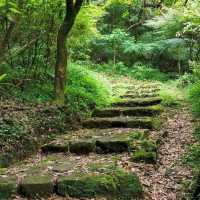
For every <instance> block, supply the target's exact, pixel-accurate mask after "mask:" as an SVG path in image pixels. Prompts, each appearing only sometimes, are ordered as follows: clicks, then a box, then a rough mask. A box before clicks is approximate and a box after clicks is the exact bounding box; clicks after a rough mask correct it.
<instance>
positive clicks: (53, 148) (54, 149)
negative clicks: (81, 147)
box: [41, 141, 69, 153]
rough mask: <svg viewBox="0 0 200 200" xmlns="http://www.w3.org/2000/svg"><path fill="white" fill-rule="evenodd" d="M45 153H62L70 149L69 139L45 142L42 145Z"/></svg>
mask: <svg viewBox="0 0 200 200" xmlns="http://www.w3.org/2000/svg"><path fill="white" fill-rule="evenodd" d="M41 150H42V152H43V153H61V152H68V151H69V143H68V141H62V142H60V141H59V142H57V141H54V142H51V143H49V144H45V145H43V146H42V147H41Z"/></svg>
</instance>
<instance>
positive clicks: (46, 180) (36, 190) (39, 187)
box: [19, 171, 54, 198]
mask: <svg viewBox="0 0 200 200" xmlns="http://www.w3.org/2000/svg"><path fill="white" fill-rule="evenodd" d="M19 192H20V194H21V195H23V196H25V197H29V198H39V197H49V196H51V195H52V194H53V192H54V184H53V178H52V176H48V175H45V176H42V171H41V173H40V175H35V176H26V177H25V178H24V179H23V181H22V183H21V184H20V186H19Z"/></svg>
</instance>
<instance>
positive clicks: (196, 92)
mask: <svg viewBox="0 0 200 200" xmlns="http://www.w3.org/2000/svg"><path fill="white" fill-rule="evenodd" d="M189 100H190V102H191V105H192V110H193V112H194V113H195V114H197V115H199V114H200V81H198V82H196V83H195V84H193V85H192V86H191V88H190V90H189Z"/></svg>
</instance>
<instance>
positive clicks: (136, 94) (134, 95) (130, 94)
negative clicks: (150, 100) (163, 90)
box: [121, 92, 159, 99]
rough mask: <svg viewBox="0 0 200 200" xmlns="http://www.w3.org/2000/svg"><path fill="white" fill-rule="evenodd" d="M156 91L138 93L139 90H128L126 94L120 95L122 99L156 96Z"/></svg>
mask: <svg viewBox="0 0 200 200" xmlns="http://www.w3.org/2000/svg"><path fill="white" fill-rule="evenodd" d="M158 96H159V94H158V93H149V92H148V93H140V92H129V93H128V94H124V95H121V98H122V99H134V98H145V97H158Z"/></svg>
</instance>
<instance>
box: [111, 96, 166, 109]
mask: <svg viewBox="0 0 200 200" xmlns="http://www.w3.org/2000/svg"><path fill="white" fill-rule="evenodd" d="M161 102H162V98H161V97H146V98H135V99H123V100H121V101H119V102H115V103H113V104H112V106H114V107H137V106H153V105H157V104H159V103H161Z"/></svg>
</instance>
